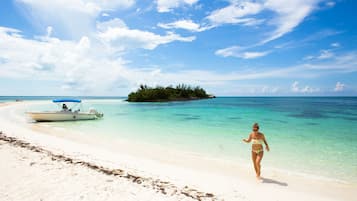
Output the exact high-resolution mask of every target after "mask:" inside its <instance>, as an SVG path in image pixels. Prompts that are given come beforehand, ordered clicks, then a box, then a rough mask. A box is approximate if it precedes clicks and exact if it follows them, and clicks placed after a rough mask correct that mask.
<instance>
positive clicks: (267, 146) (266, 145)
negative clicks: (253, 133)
mask: <svg viewBox="0 0 357 201" xmlns="http://www.w3.org/2000/svg"><path fill="white" fill-rule="evenodd" d="M263 140H264V144H265V149H266V150H267V151H269V150H270V148H269V145H268V142H267V140H266V139H265V135H264V134H263Z"/></svg>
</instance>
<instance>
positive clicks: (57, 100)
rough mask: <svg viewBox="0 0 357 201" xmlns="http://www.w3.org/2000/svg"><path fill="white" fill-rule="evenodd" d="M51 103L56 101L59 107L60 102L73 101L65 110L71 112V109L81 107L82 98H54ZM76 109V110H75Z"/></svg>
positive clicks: (78, 109)
mask: <svg viewBox="0 0 357 201" xmlns="http://www.w3.org/2000/svg"><path fill="white" fill-rule="evenodd" d="M52 102H53V103H56V104H57V105H58V107H59V108H62V106H63V105H62V103H63V104H65V103H74V104H73V105H72V106H70V107H69V108H68V110H67V111H70V112H72V110H75V111H80V110H81V109H82V100H80V99H54V100H52ZM76 109H77V110H76Z"/></svg>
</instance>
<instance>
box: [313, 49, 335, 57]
mask: <svg viewBox="0 0 357 201" xmlns="http://www.w3.org/2000/svg"><path fill="white" fill-rule="evenodd" d="M333 56H335V55H334V54H333V52H331V51H330V50H321V52H320V55H319V56H318V57H317V59H329V58H332V57H333Z"/></svg>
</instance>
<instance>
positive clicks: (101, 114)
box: [89, 108, 104, 118]
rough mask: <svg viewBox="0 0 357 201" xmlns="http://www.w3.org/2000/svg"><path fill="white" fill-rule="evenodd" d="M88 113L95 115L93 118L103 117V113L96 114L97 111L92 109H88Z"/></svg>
mask: <svg viewBox="0 0 357 201" xmlns="http://www.w3.org/2000/svg"><path fill="white" fill-rule="evenodd" d="M89 113H91V114H95V116H96V117H97V118H102V117H103V116H104V114H103V113H101V112H98V111H97V110H96V109H94V108H90V109H89Z"/></svg>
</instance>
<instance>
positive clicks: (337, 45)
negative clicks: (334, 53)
mask: <svg viewBox="0 0 357 201" xmlns="http://www.w3.org/2000/svg"><path fill="white" fill-rule="evenodd" d="M340 46H341V44H340V43H331V47H340Z"/></svg>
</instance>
